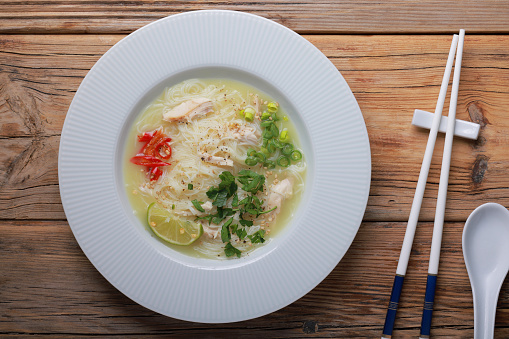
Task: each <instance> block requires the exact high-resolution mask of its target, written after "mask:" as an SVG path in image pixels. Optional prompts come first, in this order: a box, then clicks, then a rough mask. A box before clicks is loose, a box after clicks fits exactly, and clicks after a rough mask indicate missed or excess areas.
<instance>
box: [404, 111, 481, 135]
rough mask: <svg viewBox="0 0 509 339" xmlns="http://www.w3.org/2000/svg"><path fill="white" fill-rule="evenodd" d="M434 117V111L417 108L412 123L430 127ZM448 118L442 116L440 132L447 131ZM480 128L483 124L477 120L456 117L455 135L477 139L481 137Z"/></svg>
mask: <svg viewBox="0 0 509 339" xmlns="http://www.w3.org/2000/svg"><path fill="white" fill-rule="evenodd" d="M433 117H434V114H433V113H430V112H426V111H421V110H420V109H416V110H415V112H414V117H413V119H412V125H414V126H417V127H421V128H426V129H430V128H431V123H432V121H433ZM447 120H448V117H445V116H443V117H442V120H441V121H440V126H439V127H438V131H439V132H442V133H445V132H446V129H447ZM480 129H481V125H479V124H476V123H475V122H470V121H465V120H459V119H456V123H455V125H454V136H456V137H462V138H465V139H471V140H477V138H478V137H479V130H480Z"/></svg>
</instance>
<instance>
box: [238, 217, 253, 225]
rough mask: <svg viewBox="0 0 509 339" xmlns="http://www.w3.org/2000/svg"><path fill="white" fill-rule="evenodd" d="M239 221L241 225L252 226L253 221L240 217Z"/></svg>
mask: <svg viewBox="0 0 509 339" xmlns="http://www.w3.org/2000/svg"><path fill="white" fill-rule="evenodd" d="M239 222H240V224H241V225H242V226H253V222H252V221H251V220H244V219H240V220H239Z"/></svg>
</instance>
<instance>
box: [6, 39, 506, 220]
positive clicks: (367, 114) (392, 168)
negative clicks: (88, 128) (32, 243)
mask: <svg viewBox="0 0 509 339" xmlns="http://www.w3.org/2000/svg"><path fill="white" fill-rule="evenodd" d="M122 37H123V35H38V36H32V35H3V36H0V119H1V121H2V124H1V126H0V160H1V162H0V183H1V190H0V219H61V220H64V219H65V215H64V213H63V209H62V205H61V201H60V197H59V194H58V177H57V158H58V143H59V135H60V132H61V129H62V126H63V122H64V119H65V115H66V112H67V109H68V107H69V104H70V102H71V100H72V98H73V96H74V93H75V91H76V90H77V88H78V86H79V84H80V83H81V80H82V79H83V77H84V76H85V75H86V74H87V72H88V70H89V69H90V68H91V67H92V66H93V64H94V63H95V62H96V61H97V60H98V59H99V57H100V56H101V55H102V54H103V53H104V52H106V51H107V50H108V49H109V48H110V47H111V46H112V45H113V44H114V43H116V42H117V41H119V40H120V39H121V38H122ZM305 37H306V38H307V39H308V40H309V41H310V42H312V43H313V44H314V45H315V46H317V47H318V48H319V49H320V50H321V51H322V52H323V53H324V54H325V55H326V56H327V57H328V58H329V59H330V60H331V61H332V63H333V64H334V65H335V66H336V67H337V68H338V70H339V71H340V72H341V73H342V75H343V76H344V77H345V79H346V81H347V82H348V84H349V85H350V87H351V89H352V91H353V93H354V94H355V96H356V98H357V100H358V102H359V105H360V107H361V110H362V112H363V115H364V119H365V121H366V125H367V128H368V133H369V137H370V143H371V152H372V185H371V192H370V198H369V201H368V207H367V210H366V214H365V219H364V220H366V221H405V220H406V219H407V218H408V213H409V210H410V205H411V202H412V198H413V194H414V189H415V186H416V181H417V177H418V173H419V168H420V165H421V161H422V155H423V153H424V148H425V144H426V140H427V132H426V131H424V130H421V129H418V128H416V127H413V126H411V120H412V114H413V110H414V109H416V108H419V109H424V110H429V111H433V110H434V106H435V103H436V98H437V96H438V91H439V84H440V82H441V78H442V74H443V68H444V60H445V59H446V58H447V52H448V50H449V44H450V36H431V37H430V36H415V35H413V36H410V35H405V36H400V35H397V36H395V35H382V36H381V35H377V36H351V35H349V36H305ZM508 57H509V36H505V35H504V36H491V35H488V36H468V35H467V37H466V40H465V52H464V61H463V67H462V73H461V83H460V95H459V100H458V112H457V116H458V118H460V119H464V120H471V121H476V122H479V123H481V125H482V129H481V135H480V138H479V140H478V141H476V142H473V141H467V140H462V139H456V140H455V143H454V151H453V158H452V164H451V178H450V185H449V195H448V202H447V209H446V220H448V221H465V220H466V218H467V216H468V214H469V213H470V212H471V211H472V210H473V209H474V208H475V207H477V206H478V205H480V204H481V203H483V202H487V201H495V202H499V203H501V204H504V205H506V206H509V176H508V175H507V168H509V153H508V152H507V147H508V146H509V132H507V131H508V130H509V120H508V119H507V107H509V67H507V62H506V60H507V58H508ZM446 109H447V105H446ZM442 147H443V136H441V137H440V138H439V139H438V141H437V145H436V148H435V154H434V158H433V161H432V165H431V169H430V176H429V180H428V186H427V190H426V193H425V198H424V202H423V206H422V211H421V220H427V221H430V220H433V216H434V208H435V201H436V194H437V188H438V180H439V174H440V173H439V172H440V161H441V155H442Z"/></svg>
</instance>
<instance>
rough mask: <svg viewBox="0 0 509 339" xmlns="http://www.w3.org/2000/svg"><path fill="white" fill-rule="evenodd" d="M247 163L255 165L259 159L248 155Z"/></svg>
mask: <svg viewBox="0 0 509 339" xmlns="http://www.w3.org/2000/svg"><path fill="white" fill-rule="evenodd" d="M245 163H246V165H248V166H254V165H256V164H257V163H258V160H256V158H254V157H247V158H246V160H245Z"/></svg>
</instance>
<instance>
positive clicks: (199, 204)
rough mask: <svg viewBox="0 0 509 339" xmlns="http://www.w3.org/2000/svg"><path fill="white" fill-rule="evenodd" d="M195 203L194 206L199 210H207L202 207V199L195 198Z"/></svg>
mask: <svg viewBox="0 0 509 339" xmlns="http://www.w3.org/2000/svg"><path fill="white" fill-rule="evenodd" d="M191 202H192V203H193V206H194V208H196V209H197V210H198V211H200V212H205V210H204V209H203V207H201V204H203V202H202V201H198V200H196V199H194V200H193V201H191Z"/></svg>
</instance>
